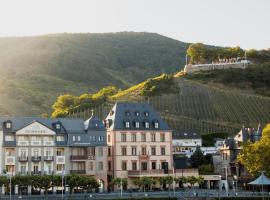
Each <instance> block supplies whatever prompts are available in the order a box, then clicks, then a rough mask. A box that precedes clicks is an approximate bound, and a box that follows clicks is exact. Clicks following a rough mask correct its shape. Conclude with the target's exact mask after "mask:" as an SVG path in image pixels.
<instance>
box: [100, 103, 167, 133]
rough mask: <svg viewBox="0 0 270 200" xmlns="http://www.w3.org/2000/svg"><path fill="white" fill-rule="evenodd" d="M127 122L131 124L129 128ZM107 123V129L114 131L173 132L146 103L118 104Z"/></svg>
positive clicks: (108, 117) (109, 115) (107, 118)
mask: <svg viewBox="0 0 270 200" xmlns="http://www.w3.org/2000/svg"><path fill="white" fill-rule="evenodd" d="M126 122H128V123H129V128H127V127H126V126H125V123H126ZM105 123H106V127H107V128H110V129H112V130H163V131H166V130H171V129H170V128H169V126H168V125H167V123H166V122H165V121H164V120H163V119H162V118H161V117H160V115H159V113H158V112H156V111H154V109H153V108H152V107H151V106H150V105H149V104H146V103H130V102H129V103H127V102H117V103H116V104H115V105H114V107H113V108H112V110H111V111H110V113H109V114H108V116H107V117H106V120H105ZM136 123H137V124H138V125H139V126H138V127H136ZM155 123H157V126H158V128H156V127H155ZM148 126H149V127H148Z"/></svg>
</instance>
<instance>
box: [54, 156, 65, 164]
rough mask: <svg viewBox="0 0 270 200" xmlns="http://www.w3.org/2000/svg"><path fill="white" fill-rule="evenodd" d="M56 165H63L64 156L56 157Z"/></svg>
mask: <svg viewBox="0 0 270 200" xmlns="http://www.w3.org/2000/svg"><path fill="white" fill-rule="evenodd" d="M56 164H65V156H56Z"/></svg>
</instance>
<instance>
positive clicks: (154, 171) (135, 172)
mask: <svg viewBox="0 0 270 200" xmlns="http://www.w3.org/2000/svg"><path fill="white" fill-rule="evenodd" d="M172 173H173V171H172V170H169V174H172ZM128 176H129V177H141V176H150V177H155V176H157V177H158V176H168V174H165V173H164V170H163V169H152V170H141V171H140V170H130V171H128Z"/></svg>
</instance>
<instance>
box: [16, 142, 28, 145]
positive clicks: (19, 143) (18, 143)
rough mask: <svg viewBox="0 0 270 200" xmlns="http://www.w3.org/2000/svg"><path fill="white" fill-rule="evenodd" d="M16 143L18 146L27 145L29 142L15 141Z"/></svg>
mask: <svg viewBox="0 0 270 200" xmlns="http://www.w3.org/2000/svg"><path fill="white" fill-rule="evenodd" d="M17 145H18V146H29V142H28V141H17Z"/></svg>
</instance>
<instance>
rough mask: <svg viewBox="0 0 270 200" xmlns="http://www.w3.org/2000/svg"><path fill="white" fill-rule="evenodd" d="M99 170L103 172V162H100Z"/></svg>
mask: <svg viewBox="0 0 270 200" xmlns="http://www.w3.org/2000/svg"><path fill="white" fill-rule="evenodd" d="M98 170H99V171H102V170H103V162H102V161H101V162H98Z"/></svg>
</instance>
